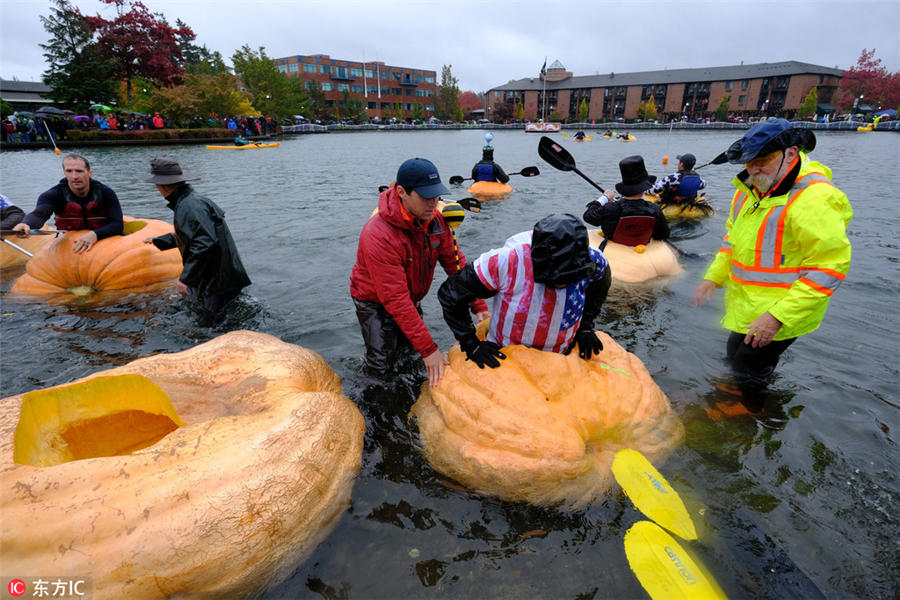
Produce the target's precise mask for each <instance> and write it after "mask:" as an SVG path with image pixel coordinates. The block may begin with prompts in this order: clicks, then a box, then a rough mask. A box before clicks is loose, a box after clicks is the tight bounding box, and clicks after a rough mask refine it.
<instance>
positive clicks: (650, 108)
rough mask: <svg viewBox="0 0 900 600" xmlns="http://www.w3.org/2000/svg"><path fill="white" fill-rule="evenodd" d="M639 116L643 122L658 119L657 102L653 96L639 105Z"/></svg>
mask: <svg viewBox="0 0 900 600" xmlns="http://www.w3.org/2000/svg"><path fill="white" fill-rule="evenodd" d="M637 114H638V117H639V118H640V119H641V121H651V120H653V119H655V118H656V115H657V109H656V100H654V99H653V96H650V98H649V99H647V101H646V102H641V103H640V104H638V107H637Z"/></svg>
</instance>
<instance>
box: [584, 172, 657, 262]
mask: <svg viewBox="0 0 900 600" xmlns="http://www.w3.org/2000/svg"><path fill="white" fill-rule="evenodd" d="M619 171H620V172H621V173H622V181H621V182H619V183H617V184H616V191H618V192H619V193H620V194H621V195H622V199H621V200H620V201H618V202H616V201H614V200H613V198H614V195H613V193H612V192H611V191H610V190H606V192H604V195H603V196H601V197H600V200H594V201H593V202H591V203H589V204H588V205H587V210H586V211H585V212H584V220H585V221H586V222H588V223H590V224H591V225H595V226H598V227H600V228H601V229H602V230H603V236H604V237H605V238H606V240H604V244H606V242H607V241H613V242H615V243H617V244H624V245H626V246H638V245H641V244H647V243H648V242H649V241H650V239H651V238H652V239H654V240H666V239H668V238H669V224H668V222H667V221H666V217H665V215H663V212H662V209H661V208H660V207H659V206H658V205H657V204H656V203H654V202H649V201H647V200H644V192H646V191H647V190H648V189H650V187H651V186H652V185H653V182H654V181H656V177H655V176H653V175H648V174H647V169H646V167H644V159H643V157H641V156H628V157H626V158H623V159H622V160H621V161H619ZM625 218H627V220H623V219H625ZM620 224H621V227H620ZM601 249H602V246H601Z"/></svg>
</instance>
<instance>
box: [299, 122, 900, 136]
mask: <svg viewBox="0 0 900 600" xmlns="http://www.w3.org/2000/svg"><path fill="white" fill-rule="evenodd" d="M753 124H754V123H730V122H717V121H714V122H710V123H691V122H684V121H677V122H674V123H646V122H645V123H623V122H621V121H618V122H615V121H610V122H608V123H561V124H560V126H561V128H562V129H563V130H571V131H578V130H579V129H580V130H584V131H588V130H592V131H597V130H602V131H605V130H607V129H613V130H615V131H624V130H629V131H631V130H638V129H659V130H665V131H668V130H670V129H671V130H693V131H703V130H719V129H749V128H750V127H751V126H752V125H753ZM794 124H795V126H796V127H804V128H807V129H817V130H824V131H856V129H857V127H863V126H866V125H869V124H870V123H868V122H866V121H832V122H830V123H811V122H808V121H794ZM421 129H510V130H519V131H522V130H524V129H525V124H524V123H478V124H474V123H423V124H415V125H410V124H407V123H393V124H387V123H385V124H376V123H364V124H362V125H340V124H333V125H314V124H306V125H285V126H284V127H282V132H283V133H331V132H334V133H339V132H351V131H405V130H421ZM872 131H900V121H888V122H884V121H882V122H880V123H878V126H877V127H876V128H875V129H873V130H872Z"/></svg>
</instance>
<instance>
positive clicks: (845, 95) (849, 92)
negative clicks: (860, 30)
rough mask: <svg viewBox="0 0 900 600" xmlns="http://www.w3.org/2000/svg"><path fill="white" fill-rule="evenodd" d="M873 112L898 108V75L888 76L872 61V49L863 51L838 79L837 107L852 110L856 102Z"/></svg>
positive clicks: (879, 60)
mask: <svg viewBox="0 0 900 600" xmlns="http://www.w3.org/2000/svg"><path fill="white" fill-rule="evenodd" d="M860 96H862V97H863V102H864V103H865V104H868V105H870V106H873V107H874V108H876V109H877V108H879V107H881V108H897V107H898V104H900V74H898V73H889V72H888V70H887V69H886V68H884V66H883V65H882V64H881V59H880V58H875V48H872V49H871V50H867V49H866V48H863V51H862V54H860V56H859V60H857V61H856V64H855V65H854V66H852V67H850V69H848V70H846V71H844V72H843V73H842V76H841V86H840V97H839V99H838V101H837V102H838V104H839V105H840V106H841V107H842V108H844V109H850V108H852V107H853V102H854V100H855V99H857V98H859V97H860Z"/></svg>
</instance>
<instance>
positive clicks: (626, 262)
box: [588, 229, 681, 283]
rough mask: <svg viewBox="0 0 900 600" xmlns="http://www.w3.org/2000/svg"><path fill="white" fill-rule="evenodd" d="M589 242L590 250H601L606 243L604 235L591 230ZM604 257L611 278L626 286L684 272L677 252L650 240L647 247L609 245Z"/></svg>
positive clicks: (596, 230) (659, 242) (604, 249)
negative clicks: (597, 248) (600, 247)
mask: <svg viewBox="0 0 900 600" xmlns="http://www.w3.org/2000/svg"><path fill="white" fill-rule="evenodd" d="M588 241H589V243H590V245H591V246H594V247H595V248H596V247H599V246H600V243H601V242H602V241H603V232H602V231H601V230H599V229H589V230H588ZM603 255H604V256H605V257H606V260H607V261H609V269H610V271H611V274H612V278H613V279H615V280H616V281H621V282H624V283H642V282H644V281H650V280H651V279H656V278H657V277H669V276H671V275H677V274H678V273H680V272H681V265H680V264H678V257H677V256H675V251H674V250H672V247H671V246H669V244H667V243H665V242H661V241H659V240H650V243H649V244H647V245H646V246H625V245H624V244H617V243H615V242H607V244H606V246H605V247H604V248H603Z"/></svg>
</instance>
